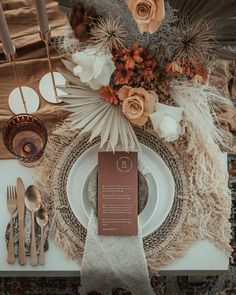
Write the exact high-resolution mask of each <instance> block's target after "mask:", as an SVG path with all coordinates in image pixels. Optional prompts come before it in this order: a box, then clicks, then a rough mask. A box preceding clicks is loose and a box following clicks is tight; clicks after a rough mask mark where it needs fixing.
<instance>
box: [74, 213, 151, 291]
mask: <svg viewBox="0 0 236 295" xmlns="http://www.w3.org/2000/svg"><path fill="white" fill-rule="evenodd" d="M115 288H123V289H126V290H129V291H130V292H131V293H132V294H137V295H139V294H140V295H143V294H145V295H149V294H155V293H154V291H153V289H152V287H151V284H150V278H149V273H148V268H147V262H146V258H145V253H144V250H143V242H142V231H141V227H140V226H139V231H138V235H137V236H128V237H126V236H99V235H98V221H97V217H96V214H95V211H94V210H92V212H91V216H90V218H89V224H88V231H87V238H86V243H85V249H84V256H83V261H82V270H81V288H80V294H81V295H82V294H87V293H89V292H92V291H97V292H100V293H102V294H106V295H107V294H112V289H115Z"/></svg>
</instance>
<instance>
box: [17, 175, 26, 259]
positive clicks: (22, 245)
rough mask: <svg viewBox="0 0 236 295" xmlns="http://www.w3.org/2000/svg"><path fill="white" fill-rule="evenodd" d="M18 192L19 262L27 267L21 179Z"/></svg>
mask: <svg viewBox="0 0 236 295" xmlns="http://www.w3.org/2000/svg"><path fill="white" fill-rule="evenodd" d="M16 192H17V206H18V218H19V248H18V260H19V264H20V265H25V226H24V218H25V186H24V183H23V181H22V179H21V178H20V177H18V178H17V181H16Z"/></svg>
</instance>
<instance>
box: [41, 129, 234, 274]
mask: <svg viewBox="0 0 236 295" xmlns="http://www.w3.org/2000/svg"><path fill="white" fill-rule="evenodd" d="M135 133H136V135H137V137H138V139H139V141H140V142H141V143H142V144H145V145H146V146H148V147H150V148H151V149H152V150H153V151H154V152H155V153H157V154H158V155H159V156H161V158H162V159H163V160H164V162H165V163H166V165H167V166H168V168H169V169H170V171H171V173H172V175H173V178H174V181H175V197H174V203H173V206H172V209H171V211H170V212H169V215H168V217H167V218H166V220H165V222H164V223H163V224H162V225H161V226H160V227H159V228H158V229H156V230H155V231H154V232H153V233H152V234H150V235H148V236H147V237H145V238H144V239H143V246H144V249H145V253H146V257H147V261H148V266H149V268H150V270H155V269H156V268H157V267H160V266H163V265H166V264H169V263H170V262H172V261H174V260H175V259H176V258H178V257H181V256H183V255H184V254H185V252H186V250H187V249H188V247H189V246H190V245H191V243H192V242H193V241H195V240H197V239H206V238H209V239H211V240H212V241H213V242H214V243H215V244H216V245H217V246H219V247H220V248H221V249H223V250H225V251H226V253H227V254H228V255H229V256H230V253H231V248H230V246H229V244H228V241H229V238H230V224H229V222H228V218H229V216H230V206H231V201H230V195H229V193H228V190H227V173H226V174H225V175H222V174H221V176H220V179H219V178H218V177H219V175H217V172H216V173H215V174H214V175H212V174H211V170H208V168H210V167H211V161H210V160H209V159H207V160H206V158H205V157H204V161H205V162H204V161H203V162H202V164H203V165H207V166H205V167H206V169H204V166H202V168H203V171H204V173H203V171H198V168H199V167H197V166H196V167H195V160H196V158H195V157H194V155H192V156H190V155H189V154H188V153H187V151H186V143H185V140H186V139H185V138H181V139H180V140H178V144H176V146H175V145H173V144H169V143H165V142H163V141H162V140H160V139H159V138H158V136H157V135H156V134H155V133H154V132H153V131H152V130H151V129H147V130H143V129H139V128H135ZM99 142H100V139H99V138H96V139H94V140H93V141H92V142H90V141H89V135H88V134H80V133H79V132H78V131H73V130H71V129H70V128H69V127H68V126H67V125H64V126H61V127H59V128H58V129H57V130H56V131H55V132H54V133H53V134H52V135H51V136H50V137H49V142H48V146H47V149H46V153H45V159H44V161H43V163H42V165H41V166H40V167H38V171H37V172H38V182H39V183H40V184H41V187H42V192H41V193H42V195H43V198H44V203H45V205H46V206H47V207H48V208H50V210H51V212H52V216H53V218H52V225H51V235H52V238H53V239H54V240H55V242H56V244H57V245H58V246H59V247H62V248H63V249H64V251H65V254H66V256H68V257H71V258H72V259H73V260H75V261H77V262H78V263H81V259H82V257H83V251H84V244H85V240H86V234H87V232H86V229H85V228H84V227H83V226H82V224H80V222H79V221H78V220H77V218H76V217H75V215H74V214H73V212H72V209H71V208H70V205H69V202H68V196H67V189H66V187H67V178H68V175H69V172H70V169H71V167H72V166H73V164H74V163H75V161H76V160H77V159H78V157H80V156H81V155H82V154H83V153H84V152H85V151H86V150H87V149H89V148H90V147H92V146H93V145H95V144H97V143H99ZM177 147H178V148H177ZM180 147H181V148H180ZM200 155H201V152H200ZM199 160H200V159H199ZM219 170H220V169H219ZM220 171H221V172H222V170H220ZM199 173H200V174H202V176H203V175H204V177H205V179H204V180H205V181H204V182H201V185H200V184H199V183H198V181H197V180H196V178H198V176H199V175H200V174H199ZM215 177H216V178H215ZM209 182H210V184H209ZM217 182H218V183H217ZM42 184H43V185H42Z"/></svg>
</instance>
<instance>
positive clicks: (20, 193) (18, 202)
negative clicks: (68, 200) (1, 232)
mask: <svg viewBox="0 0 236 295" xmlns="http://www.w3.org/2000/svg"><path fill="white" fill-rule="evenodd" d="M25 206H26V208H27V209H28V210H29V211H30V212H31V243H30V264H31V265H37V264H38V263H39V264H41V265H43V264H45V257H44V242H45V240H44V228H45V226H46V225H47V224H48V214H47V212H46V210H45V209H43V208H40V207H41V195H40V192H39V191H38V190H37V188H36V187H35V186H34V185H30V186H29V187H28V188H27V189H26V190H25V187H24V183H23V181H22V179H21V178H17V182H16V187H15V186H8V187H7V208H8V211H9V213H10V215H11V217H10V234H9V241H8V256H7V262H8V263H9V264H13V263H14V262H15V250H14V234H13V214H14V213H15V212H16V210H18V222H19V228H18V242H19V246H18V261H19V264H20V265H25V264H26V257H25V224H24V223H25ZM35 217H36V222H37V224H38V225H39V226H40V228H41V238H40V246H39V253H40V254H39V257H38V255H37V248H36V241H35Z"/></svg>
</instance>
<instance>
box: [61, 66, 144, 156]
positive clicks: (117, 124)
mask: <svg viewBox="0 0 236 295" xmlns="http://www.w3.org/2000/svg"><path fill="white" fill-rule="evenodd" d="M64 64H65V66H66V68H67V69H68V71H64V70H59V71H60V72H61V74H62V75H63V76H64V77H65V78H66V79H67V81H68V82H69V83H70V84H68V85H66V86H60V87H58V89H61V90H63V92H65V93H66V94H65V95H62V96H59V98H60V99H61V100H62V101H64V102H65V103H66V106H65V110H66V111H69V112H71V115H70V116H69V118H68V120H69V121H70V122H71V127H72V128H73V129H82V131H81V132H82V133H83V132H90V133H91V137H90V140H91V141H92V140H93V139H94V138H95V137H97V136H100V137H101V146H100V148H103V147H104V146H106V147H107V148H109V149H112V150H113V151H115V150H116V147H117V146H118V145H119V148H120V146H121V147H122V149H123V150H125V151H127V152H128V151H135V150H140V143H139V141H138V139H137V137H136V135H135V132H134V130H133V128H132V126H131V124H130V122H129V121H128V120H127V119H126V117H125V116H124V114H123V112H122V110H121V106H120V105H112V104H110V103H107V102H105V101H104V100H102V99H101V97H100V95H99V93H98V92H97V91H95V90H93V89H91V88H89V87H88V86H86V85H85V84H84V83H82V82H81V81H80V79H79V78H78V77H75V76H74V75H73V74H72V73H71V70H72V69H73V63H71V62H69V61H64Z"/></svg>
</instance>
